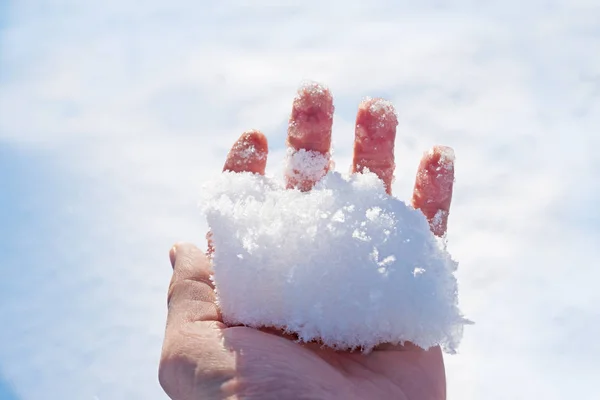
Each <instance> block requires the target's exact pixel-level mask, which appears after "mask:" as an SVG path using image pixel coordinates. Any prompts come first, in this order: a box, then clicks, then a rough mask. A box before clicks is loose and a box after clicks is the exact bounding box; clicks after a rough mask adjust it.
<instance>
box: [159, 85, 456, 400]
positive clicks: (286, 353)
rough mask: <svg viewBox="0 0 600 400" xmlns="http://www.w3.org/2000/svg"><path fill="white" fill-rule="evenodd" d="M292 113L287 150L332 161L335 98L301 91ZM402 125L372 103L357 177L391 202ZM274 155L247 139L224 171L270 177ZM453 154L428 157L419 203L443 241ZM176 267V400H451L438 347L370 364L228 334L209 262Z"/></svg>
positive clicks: (358, 356) (177, 256) (168, 354)
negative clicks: (373, 182)
mask: <svg viewBox="0 0 600 400" xmlns="http://www.w3.org/2000/svg"><path fill="white" fill-rule="evenodd" d="M292 110H293V111H292V116H291V119H290V126H289V130H288V146H289V147H290V148H291V149H293V150H294V151H297V150H300V149H305V150H313V151H318V152H320V153H322V154H325V155H328V154H329V151H330V146H331V126H332V117H333V104H332V97H331V94H330V93H329V91H328V90H327V89H323V88H320V87H317V86H309V87H304V88H302V89H301V90H300V91H299V94H298V96H297V97H296V99H295V100H294V105H293V109H292ZM396 125H397V119H396V116H395V114H394V111H393V109H391V106H386V104H385V103H382V102H380V101H379V100H372V99H370V100H366V101H364V102H363V103H362V104H361V105H360V107H359V110H358V115H357V119H356V138H355V145H354V159H353V166H352V171H354V172H360V171H362V170H363V169H364V168H369V169H370V170H371V171H372V172H375V173H376V174H377V175H378V176H379V177H380V178H381V179H382V180H383V181H384V183H385V186H386V190H387V191H388V193H390V194H391V182H392V178H393V171H394V167H395V165H394V153H393V151H394V141H395V134H396ZM267 151H268V149H267V141H266V138H265V137H264V135H263V134H261V133H260V132H257V131H250V132H246V133H244V134H243V135H242V136H241V137H240V139H239V140H238V141H237V142H236V143H235V145H234V146H233V148H232V150H231V152H230V153H229V155H228V157H227V161H226V162H225V168H224V169H225V170H230V171H234V172H242V171H251V172H254V173H259V174H264V172H265V166H266V160H267V157H266V156H267ZM449 154H451V150H450V149H449V148H444V147H434V148H433V149H432V150H431V151H430V152H428V153H426V154H425V155H424V157H423V159H422V161H421V164H420V166H419V170H418V173H417V180H416V184H415V190H414V194H413V198H412V202H413V206H414V207H415V208H419V209H421V210H422V211H423V213H424V214H425V216H426V217H427V219H428V220H429V222H430V226H431V229H432V231H433V232H434V233H435V234H436V235H439V236H442V235H444V234H445V231H446V224H447V218H448V210H449V207H450V202H451V198H452V184H453V181H454V166H453V159H452V157H446V156H447V155H449ZM286 178H287V182H288V186H289V187H298V188H300V189H301V190H309V189H310V188H311V186H312V185H313V184H314V183H315V182H314V179H313V180H310V179H302V178H300V179H299V178H298V174H289V175H288V176H287V177H286ZM209 248H210V246H209ZM170 258H171V264H172V265H173V278H172V280H171V284H170V287H169V294H168V306H169V313H168V318H167V327H166V334H165V339H164V344H163V350H162V357H161V362H160V368H159V380H160V383H161V385H162V387H163V388H164V390H165V391H166V393H167V394H168V395H169V396H170V397H171V398H172V399H174V400H199V399H286V400H293V399H345V400H351V399H368V400H376V399H403V400H424V399H428V400H434V399H435V400H437V399H445V398H446V383H445V373H444V362H443V358H442V352H441V350H440V348H439V347H435V348H432V349H429V350H428V351H425V350H422V349H420V348H418V347H416V346H414V345H411V344H406V345H404V346H393V345H381V346H379V347H378V348H376V349H375V350H373V351H372V352H371V353H369V354H362V353H360V352H336V351H333V350H331V349H327V348H321V346H320V345H319V344H317V343H297V342H295V341H293V340H290V338H289V337H287V336H286V335H283V334H282V333H281V332H277V331H274V330H270V329H263V330H257V329H253V328H248V327H242V326H234V327H229V326H226V325H225V324H224V323H223V322H222V318H221V316H220V315H219V310H218V308H217V306H216V304H215V292H214V287H213V285H212V282H211V281H210V274H211V266H210V261H209V258H208V257H207V256H206V255H205V254H204V253H202V252H201V251H200V250H199V249H197V248H196V247H194V246H192V245H189V244H179V245H176V246H175V247H173V249H172V250H171V252H170ZM248 284H251V282H249V283H248Z"/></svg>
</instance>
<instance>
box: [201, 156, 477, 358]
mask: <svg viewBox="0 0 600 400" xmlns="http://www.w3.org/2000/svg"><path fill="white" fill-rule="evenodd" d="M305 156H306V154H305ZM202 206H203V211H204V213H205V216H206V218H207V221H208V224H209V226H210V227H211V231H212V240H213V243H214V246H215V252H214V254H213V258H212V262H213V269H214V275H213V281H214V283H215V287H216V293H217V302H218V305H219V307H220V309H221V312H222V315H223V319H224V322H225V323H227V324H231V325H238V324H242V325H246V326H251V327H276V328H279V329H283V330H285V331H287V332H288V333H294V334H296V335H297V336H298V338H299V340H301V341H304V342H309V341H320V342H321V343H322V344H323V345H325V346H329V347H332V348H335V349H344V350H347V349H362V350H363V351H369V350H371V349H373V347H375V346H377V345H378V344H381V343H403V342H405V341H410V342H412V343H414V344H416V345H418V346H421V347H423V348H425V349H427V348H430V347H431V346H434V345H438V344H439V345H442V346H443V348H444V349H445V350H446V351H448V352H454V351H455V350H456V349H457V347H458V345H459V342H460V339H461V337H462V330H463V326H464V324H466V323H468V321H467V320H465V319H464V318H463V317H462V315H461V313H460V310H459V308H458V298H457V297H458V290H457V281H456V279H455V277H454V274H453V273H454V271H455V270H456V268H457V263H456V262H455V261H454V260H453V259H452V257H451V256H450V254H449V253H448V252H447V251H446V249H445V247H444V244H443V241H440V240H438V238H437V237H435V236H434V235H433V234H432V233H431V231H430V228H429V225H428V223H427V220H426V219H425V217H424V215H423V214H422V213H421V212H420V211H419V210H415V209H413V208H412V207H410V206H408V205H406V204H405V203H404V202H402V201H400V200H398V199H396V198H394V197H391V196H389V195H387V194H386V193H385V190H384V186H383V183H382V181H381V180H379V179H378V178H377V176H376V175H375V174H373V173H370V172H368V171H367V172H365V173H362V174H352V175H342V174H340V173H338V172H334V171H332V172H328V173H327V174H326V175H325V176H324V178H323V179H322V180H321V181H320V182H318V183H317V184H316V186H315V187H314V189H313V190H311V191H309V192H301V191H299V190H296V189H285V187H284V185H283V183H281V182H279V181H276V180H274V179H271V178H269V177H264V176H260V175H255V174H251V173H231V172H224V173H222V174H221V175H220V176H219V178H218V179H216V180H215V181H213V182H210V183H209V184H207V185H205V186H204V190H203V203H202Z"/></svg>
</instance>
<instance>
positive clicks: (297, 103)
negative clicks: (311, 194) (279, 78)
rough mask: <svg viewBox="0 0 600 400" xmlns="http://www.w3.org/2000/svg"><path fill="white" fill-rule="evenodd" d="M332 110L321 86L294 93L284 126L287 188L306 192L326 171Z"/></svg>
mask: <svg viewBox="0 0 600 400" xmlns="http://www.w3.org/2000/svg"><path fill="white" fill-rule="evenodd" d="M333 110H334V107H333V97H332V96H331V92H330V91H329V89H328V88H326V87H325V86H323V85H320V84H318V83H307V84H305V85H303V86H302V87H301V88H300V89H299V90H298V94H297V96H296V97H295V98H294V103H293V106H292V114H291V116H290V121H289V125H288V137H287V145H288V165H287V168H286V171H285V179H286V182H287V186H288V188H298V189H300V190H305V191H306V190H310V189H311V188H312V187H313V186H314V184H315V183H316V182H317V181H318V180H319V179H321V178H322V177H323V176H324V175H325V174H326V173H327V171H328V170H329V168H330V154H329V152H330V149H331V128H332V125H333Z"/></svg>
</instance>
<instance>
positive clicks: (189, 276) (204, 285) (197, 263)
mask: <svg viewBox="0 0 600 400" xmlns="http://www.w3.org/2000/svg"><path fill="white" fill-rule="evenodd" d="M169 257H170V259H171V263H172V265H173V276H172V278H171V283H170V285H169V292H168V296H167V304H168V307H169V315H168V319H167V327H169V326H179V325H181V324H183V323H186V322H195V321H220V320H221V318H220V315H219V311H218V309H217V306H216V304H215V292H214V286H213V283H212V281H211V279H210V275H211V267H210V262H209V260H208V258H207V257H206V256H205V255H204V253H202V251H200V249H198V248H197V247H196V246H194V245H191V244H177V245H175V246H173V248H172V249H171V252H170V253H169Z"/></svg>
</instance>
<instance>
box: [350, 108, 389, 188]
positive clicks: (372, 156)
mask: <svg viewBox="0 0 600 400" xmlns="http://www.w3.org/2000/svg"><path fill="white" fill-rule="evenodd" d="M397 125H398V117H397V116H396V111H395V110H394V106H393V105H392V103H390V102H389V101H386V100H383V99H371V98H367V99H366V100H364V101H363V102H362V103H361V104H360V106H359V107H358V113H357V114H356V130H355V137H354V157H353V162H352V172H363V171H364V170H365V169H368V170H369V171H371V172H373V173H375V174H377V176H378V177H379V179H381V180H382V181H383V183H384V185H385V189H386V191H387V192H388V194H391V193H392V181H393V179H394V167H395V163H394V142H395V140H396V126H397Z"/></svg>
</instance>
